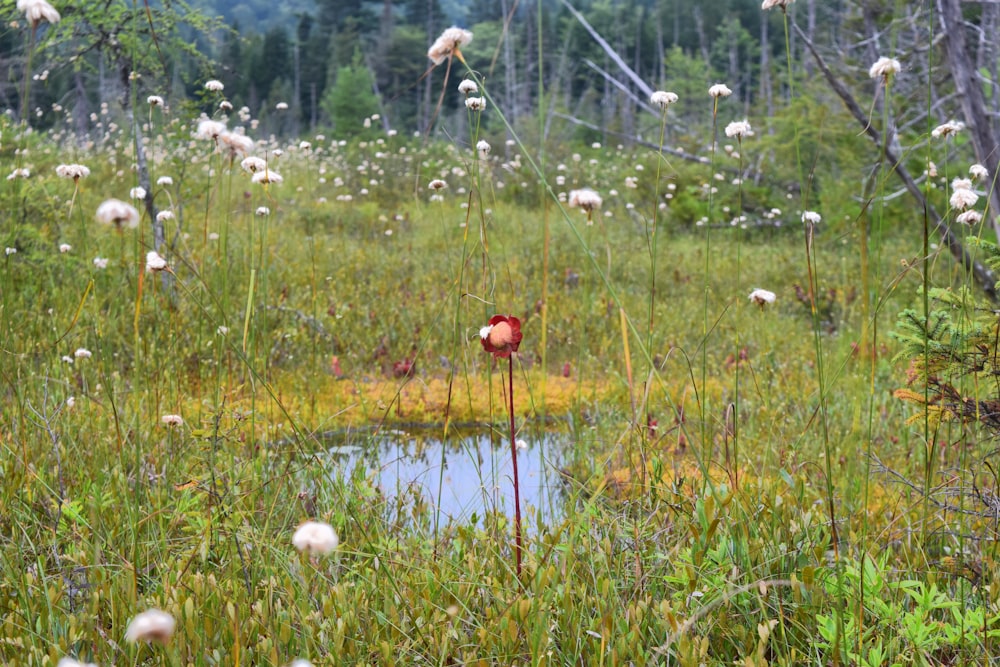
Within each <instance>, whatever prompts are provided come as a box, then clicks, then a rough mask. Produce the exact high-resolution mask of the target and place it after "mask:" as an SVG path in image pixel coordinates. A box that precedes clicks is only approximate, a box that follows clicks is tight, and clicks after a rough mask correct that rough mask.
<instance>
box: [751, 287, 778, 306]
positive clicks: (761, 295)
mask: <svg viewBox="0 0 1000 667" xmlns="http://www.w3.org/2000/svg"><path fill="white" fill-rule="evenodd" d="M776 298H777V297H776V296H775V294H774V292H771V291H768V290H766V289H755V290H754V291H752V292H750V302H751V303H755V304H757V305H758V306H760V309H761V310H764V306H766V305H767V304H769V303H774V300H775V299H776Z"/></svg>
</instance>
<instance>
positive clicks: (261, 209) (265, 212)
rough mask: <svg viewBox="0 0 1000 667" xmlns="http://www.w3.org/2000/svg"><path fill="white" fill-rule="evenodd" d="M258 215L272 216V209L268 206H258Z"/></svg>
mask: <svg viewBox="0 0 1000 667" xmlns="http://www.w3.org/2000/svg"><path fill="white" fill-rule="evenodd" d="M257 215H260V216H264V215H271V209H269V208H268V207H266V206H258V207H257Z"/></svg>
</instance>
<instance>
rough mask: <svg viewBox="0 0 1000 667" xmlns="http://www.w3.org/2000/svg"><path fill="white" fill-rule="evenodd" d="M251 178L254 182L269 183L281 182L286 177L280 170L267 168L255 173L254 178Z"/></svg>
mask: <svg viewBox="0 0 1000 667" xmlns="http://www.w3.org/2000/svg"><path fill="white" fill-rule="evenodd" d="M250 180H251V181H252V182H254V183H260V184H263V185H268V184H270V183H281V182H282V181H283V180H285V179H284V178H282V177H281V174H279V173H278V172H276V171H271V170H270V169H265V170H264V171H258V172H256V173H254V175H253V178H251V179H250Z"/></svg>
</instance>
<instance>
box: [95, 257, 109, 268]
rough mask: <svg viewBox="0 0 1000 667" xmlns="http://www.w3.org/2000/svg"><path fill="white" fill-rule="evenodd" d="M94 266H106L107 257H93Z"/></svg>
mask: <svg viewBox="0 0 1000 667" xmlns="http://www.w3.org/2000/svg"><path fill="white" fill-rule="evenodd" d="M94 266H95V267H96V268H98V269H106V268H108V258H107V257H95V258H94Z"/></svg>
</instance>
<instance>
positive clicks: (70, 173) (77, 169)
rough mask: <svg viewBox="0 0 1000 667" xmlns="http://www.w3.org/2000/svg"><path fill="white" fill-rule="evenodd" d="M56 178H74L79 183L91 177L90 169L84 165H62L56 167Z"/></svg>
mask: <svg viewBox="0 0 1000 667" xmlns="http://www.w3.org/2000/svg"><path fill="white" fill-rule="evenodd" d="M56 176H58V177H59V178H72V179H73V180H74V181H78V180H80V179H81V178H85V177H87V176H90V169H88V168H87V167H85V166H83V165H82V164H61V165H59V166H58V167H56Z"/></svg>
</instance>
